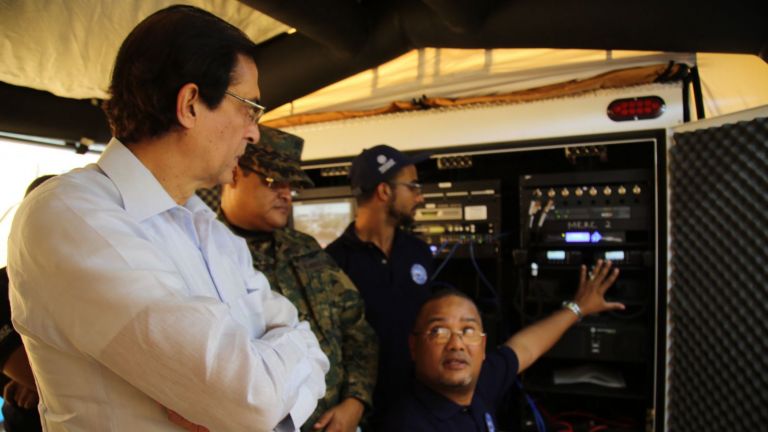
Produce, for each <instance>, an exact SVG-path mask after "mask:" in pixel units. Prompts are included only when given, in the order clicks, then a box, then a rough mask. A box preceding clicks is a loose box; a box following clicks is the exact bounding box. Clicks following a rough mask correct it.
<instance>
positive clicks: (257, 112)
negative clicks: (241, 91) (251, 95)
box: [224, 90, 267, 124]
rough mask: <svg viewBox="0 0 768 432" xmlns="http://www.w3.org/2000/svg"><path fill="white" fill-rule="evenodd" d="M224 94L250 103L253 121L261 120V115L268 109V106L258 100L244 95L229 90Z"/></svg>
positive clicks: (247, 103) (249, 112)
mask: <svg viewBox="0 0 768 432" xmlns="http://www.w3.org/2000/svg"><path fill="white" fill-rule="evenodd" d="M224 94H226V95H228V96H232V97H233V98H235V99H237V100H239V101H240V102H242V103H244V104H246V105H248V117H249V118H250V119H251V121H252V122H253V123H254V124H256V123H258V122H259V119H261V116H263V115H264V111H266V110H267V108H266V107H264V106H262V105H259V104H257V103H256V102H254V101H252V100H248V99H246V98H244V97H242V96H238V95H236V94H234V93H232V92H231V91H229V90H226V91H224Z"/></svg>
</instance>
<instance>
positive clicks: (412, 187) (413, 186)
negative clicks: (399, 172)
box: [389, 182, 424, 195]
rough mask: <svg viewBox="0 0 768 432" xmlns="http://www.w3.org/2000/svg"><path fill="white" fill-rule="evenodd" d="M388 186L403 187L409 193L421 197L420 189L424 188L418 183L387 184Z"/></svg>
mask: <svg viewBox="0 0 768 432" xmlns="http://www.w3.org/2000/svg"><path fill="white" fill-rule="evenodd" d="M389 184H390V185H392V186H397V185H400V186H405V187H407V188H408V190H410V191H411V192H413V193H415V194H419V195H421V193H422V189H423V188H424V185H422V184H421V183H419V182H389Z"/></svg>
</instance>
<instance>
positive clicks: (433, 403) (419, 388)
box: [413, 380, 474, 420]
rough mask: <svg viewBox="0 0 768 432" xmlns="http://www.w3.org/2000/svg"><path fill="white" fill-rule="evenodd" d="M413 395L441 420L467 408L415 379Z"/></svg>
mask: <svg viewBox="0 0 768 432" xmlns="http://www.w3.org/2000/svg"><path fill="white" fill-rule="evenodd" d="M413 396H414V397H415V398H416V400H417V401H419V402H420V403H421V404H422V405H424V407H425V408H426V409H427V411H428V412H429V413H431V414H432V415H434V416H435V417H437V418H439V419H440V420H448V419H449V418H451V417H453V416H455V415H456V414H458V413H459V412H460V411H461V410H462V409H464V408H466V407H463V406H461V405H459V404H457V403H456V402H454V401H452V400H450V399H448V398H447V397H445V396H443V395H441V394H440V393H437V392H436V391H434V390H432V389H431V388H429V387H427V386H425V385H424V384H422V383H421V382H420V381H418V380H414V384H413ZM472 403H473V404H474V397H473V398H472Z"/></svg>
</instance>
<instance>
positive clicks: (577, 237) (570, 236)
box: [565, 231, 590, 243]
mask: <svg viewBox="0 0 768 432" xmlns="http://www.w3.org/2000/svg"><path fill="white" fill-rule="evenodd" d="M589 239H590V234H589V232H588V231H567V232H566V233H565V242H566V243H589Z"/></svg>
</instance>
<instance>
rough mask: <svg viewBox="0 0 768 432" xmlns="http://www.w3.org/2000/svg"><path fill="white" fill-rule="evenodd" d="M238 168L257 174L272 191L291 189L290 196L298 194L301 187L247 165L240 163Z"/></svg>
mask: <svg viewBox="0 0 768 432" xmlns="http://www.w3.org/2000/svg"><path fill="white" fill-rule="evenodd" d="M240 168H241V169H243V170H245V171H249V172H252V173H254V174H256V175H257V176H259V178H260V179H261V181H262V182H264V185H265V186H266V187H267V188H268V189H272V190H274V191H277V190H279V189H285V188H288V189H290V190H291V196H292V197H295V196H296V195H298V194H299V192H301V189H302V188H301V187H295V186H291V183H290V182H288V181H278V180H275V178H274V177H271V176H268V175H266V174H264V173H263V172H261V171H259V170H255V169H253V168H249V167H244V166H242V165H241V166H240Z"/></svg>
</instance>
